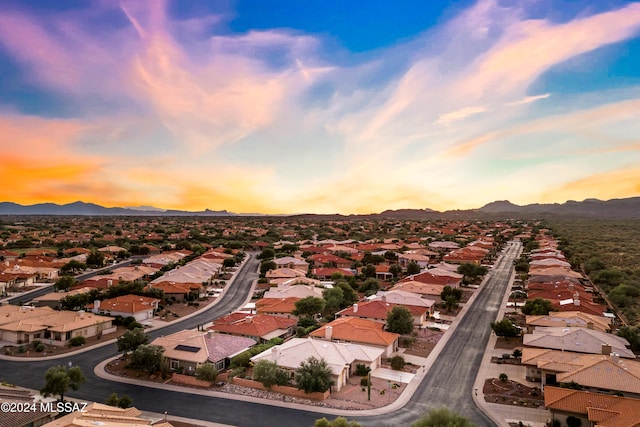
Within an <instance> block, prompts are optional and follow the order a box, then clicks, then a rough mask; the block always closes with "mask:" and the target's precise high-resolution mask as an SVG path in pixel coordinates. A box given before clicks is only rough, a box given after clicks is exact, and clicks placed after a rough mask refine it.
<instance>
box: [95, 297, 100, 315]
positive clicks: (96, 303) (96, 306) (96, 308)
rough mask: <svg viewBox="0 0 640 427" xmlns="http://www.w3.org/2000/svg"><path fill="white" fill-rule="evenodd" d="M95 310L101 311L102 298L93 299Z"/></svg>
mask: <svg viewBox="0 0 640 427" xmlns="http://www.w3.org/2000/svg"><path fill="white" fill-rule="evenodd" d="M93 312H94V313H99V312H100V300H98V299H97V300H94V301H93Z"/></svg>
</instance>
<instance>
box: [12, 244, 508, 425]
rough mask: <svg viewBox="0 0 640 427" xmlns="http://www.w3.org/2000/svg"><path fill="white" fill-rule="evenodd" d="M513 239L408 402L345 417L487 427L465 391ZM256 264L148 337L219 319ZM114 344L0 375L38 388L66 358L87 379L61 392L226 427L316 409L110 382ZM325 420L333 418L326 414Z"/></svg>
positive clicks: (298, 417) (300, 420) (292, 420)
mask: <svg viewBox="0 0 640 427" xmlns="http://www.w3.org/2000/svg"><path fill="white" fill-rule="evenodd" d="M518 245H519V244H516V243H510V244H509V246H508V249H507V250H506V251H505V254H504V255H503V256H501V258H500V259H499V260H498V262H497V263H496V265H495V266H494V269H493V270H492V271H491V274H490V277H489V278H488V279H487V282H486V284H485V286H484V287H483V288H482V289H481V290H480V291H479V294H478V295H477V297H476V299H475V302H474V303H473V304H472V306H470V307H469V309H468V312H467V314H466V316H465V317H464V318H463V319H462V321H461V322H460V324H459V325H458V327H457V328H456V330H455V331H454V333H453V334H452V336H451V338H450V339H449V341H448V342H447V345H445V346H444V348H443V350H442V352H441V353H440V355H439V357H438V358H437V359H436V360H435V362H434V364H433V366H432V368H431V369H430V371H429V373H428V374H427V376H426V378H425V379H424V381H423V382H422V383H421V384H420V386H419V387H418V389H417V390H416V393H415V394H414V395H413V397H412V398H411V400H410V402H409V403H408V404H407V405H405V406H404V407H403V408H401V409H400V410H397V411H395V412H393V413H390V414H385V415H378V416H369V417H348V418H349V419H356V420H358V421H359V422H360V423H361V424H362V425H364V426H366V427H369V426H408V425H410V424H411V423H412V422H413V421H415V420H416V419H417V418H419V417H420V416H422V415H423V414H424V413H426V412H428V411H429V409H431V408H436V407H439V406H447V407H448V408H450V409H452V410H454V411H456V412H459V413H461V414H463V415H464V416H466V417H468V418H470V419H471V420H472V421H473V422H474V423H475V424H476V426H494V425H495V424H494V423H493V422H492V421H491V420H490V419H489V418H488V417H486V415H484V414H483V413H482V412H481V411H480V410H479V409H478V408H477V407H476V406H475V405H474V403H473V400H472V396H471V393H472V392H473V390H472V389H473V383H474V381H475V377H476V375H477V369H478V368H479V366H480V363H481V360H482V355H483V353H484V349H485V347H486V344H487V342H488V339H489V335H490V332H491V331H490V327H489V323H490V322H492V321H495V319H496V315H497V313H498V308H499V304H500V301H501V300H502V296H503V295H504V292H505V291H506V288H507V285H508V283H509V279H510V276H511V273H512V270H513V260H514V259H515V258H516V257H517V254H518V251H519V246H518ZM257 265H258V262H257V260H255V259H254V258H252V259H250V260H249V261H247V263H246V265H245V268H243V270H242V271H241V272H240V273H239V274H238V277H237V278H236V281H235V282H234V284H233V286H232V287H230V288H229V289H228V290H227V291H226V293H225V295H224V296H223V297H222V298H221V300H220V301H219V302H218V304H216V305H215V306H214V307H213V308H211V309H209V310H207V311H205V312H203V313H202V314H199V315H197V316H194V317H193V318H190V319H187V320H185V321H183V322H180V323H178V324H172V325H170V326H168V327H166V328H163V329H162V330H157V331H154V332H152V333H151V334H150V335H151V336H152V337H155V336H158V335H161V334H162V335H166V334H169V333H173V332H175V331H178V330H182V329H185V328H193V327H195V326H196V325H198V324H202V323H206V322H208V321H210V320H212V319H213V318H216V317H220V316H222V315H224V314H227V313H229V312H230V311H232V310H234V309H236V308H237V307H239V306H241V305H243V303H244V302H245V300H246V298H247V295H248V292H249V288H250V285H251V280H252V278H255V277H257V274H256V273H255V271H256V270H257ZM116 354H117V349H116V346H115V344H113V345H109V346H106V347H102V348H98V349H95V350H91V351H88V352H85V353H82V354H79V355H76V356H72V357H69V358H68V359H62V360H56V361H38V362H7V361H0V380H3V381H7V382H9V383H14V384H18V385H21V386H25V387H29V388H34V389H40V388H41V387H42V386H43V385H44V380H43V378H44V372H45V371H46V369H47V368H48V367H50V366H55V365H58V364H60V363H61V362H63V363H66V362H68V361H71V362H72V363H73V364H74V365H78V366H80V367H82V369H83V372H85V375H86V377H87V382H86V383H85V384H84V385H83V386H82V387H81V388H80V389H79V390H78V391H76V392H71V393H68V395H69V396H71V397H75V398H79V399H87V400H93V401H98V402H103V401H105V400H106V398H107V397H108V396H109V395H110V394H111V393H113V392H116V393H118V394H119V395H123V394H126V395H128V396H130V397H132V398H133V400H134V405H135V406H136V407H137V408H139V409H142V410H147V411H152V412H157V413H163V412H165V411H167V412H168V413H169V414H172V415H176V416H183V417H188V418H196V419H201V420H208V421H213V422H218V423H224V424H229V425H234V426H240V427H244V426H256V427H260V426H265V427H269V426H274V425H278V426H295V427H299V426H312V425H313V424H314V422H315V420H316V419H318V418H321V417H322V416H323V414H321V413H317V412H310V411H302V410H296V409H290V408H284V407H279V406H273V405H277V403H278V402H273V405H272V404H258V403H252V402H244V401H238V400H232V399H224V398H215V397H209V396H201V395H193V394H187V393H178V392H173V391H166V390H159V389H152V388H147V387H141V386H137V385H131V384H123V383H115V382H110V381H107V380H103V379H101V378H98V377H96V376H95V375H94V374H93V367H94V366H95V365H97V364H98V363H99V362H101V361H103V360H104V359H106V358H108V357H111V356H115V355H116ZM327 417H328V418H335V416H333V415H327Z"/></svg>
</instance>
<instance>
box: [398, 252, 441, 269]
mask: <svg viewBox="0 0 640 427" xmlns="http://www.w3.org/2000/svg"><path fill="white" fill-rule="evenodd" d="M432 253H433V254H434V255H433V256H428V255H421V254H417V253H404V254H400V255H398V265H399V266H400V267H402V268H407V266H408V265H409V264H411V263H412V262H415V263H416V264H418V265H419V266H420V269H421V270H424V269H425V268H427V267H428V266H429V264H430V263H431V262H432V261H433V260H434V259H435V256H436V255H437V254H435V252H432Z"/></svg>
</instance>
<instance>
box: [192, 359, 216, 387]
mask: <svg viewBox="0 0 640 427" xmlns="http://www.w3.org/2000/svg"><path fill="white" fill-rule="evenodd" d="M196 378H197V379H199V380H202V381H207V382H209V383H211V384H213V383H214V382H216V379H217V378H218V370H217V369H216V367H215V366H214V365H213V363H203V364H202V365H200V366H198V367H197V368H196Z"/></svg>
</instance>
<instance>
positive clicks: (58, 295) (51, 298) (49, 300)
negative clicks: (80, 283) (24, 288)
mask: <svg viewBox="0 0 640 427" xmlns="http://www.w3.org/2000/svg"><path fill="white" fill-rule="evenodd" d="M92 289H94V288H91V287H89V286H85V287H81V288H77V289H72V290H70V291H68V292H49V293H48V294H44V295H41V296H39V297H36V298H34V299H32V300H31V303H32V304H33V305H35V306H36V307H51V308H58V307H60V300H62V299H63V298H66V297H70V296H74V295H80V294H85V293H88V292H91V290H92Z"/></svg>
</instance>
